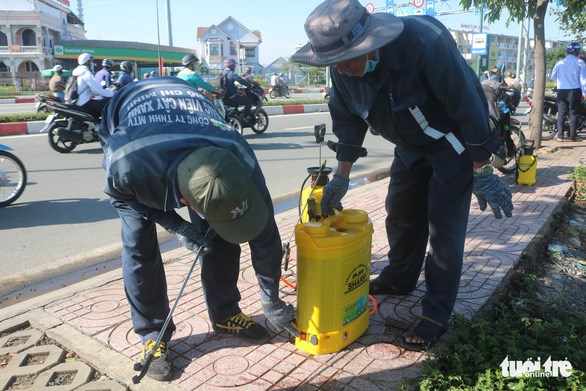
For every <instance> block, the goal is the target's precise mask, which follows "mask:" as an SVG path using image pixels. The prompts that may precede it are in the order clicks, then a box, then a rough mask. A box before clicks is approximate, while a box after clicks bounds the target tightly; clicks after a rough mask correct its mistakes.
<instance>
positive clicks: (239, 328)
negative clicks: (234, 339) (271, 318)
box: [213, 312, 269, 341]
mask: <svg viewBox="0 0 586 391" xmlns="http://www.w3.org/2000/svg"><path fill="white" fill-rule="evenodd" d="M213 328H214V330H215V331H217V332H219V333H228V334H234V335H236V336H239V337H243V338H246V339H250V340H253V341H260V340H263V339H265V338H267V337H268V336H269V332H268V331H267V330H266V329H265V328H264V327H262V326H261V325H259V324H258V323H256V322H255V321H254V320H252V318H251V317H250V316H248V315H246V314H244V312H241V313H239V314H236V315H234V316H232V317H230V318H228V319H226V320H224V321H222V322H217V323H216V324H215V325H214V326H213Z"/></svg>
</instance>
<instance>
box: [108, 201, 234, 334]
mask: <svg viewBox="0 0 586 391" xmlns="http://www.w3.org/2000/svg"><path fill="white" fill-rule="evenodd" d="M112 204H113V205H114V206H115V208H116V210H117V211H118V214H119V216H120V220H121V224H122V227H121V228H122V275H123V279H124V291H125V294H126V298H127V299H128V302H129V304H130V313H131V318H132V324H133V328H134V331H135V332H136V333H137V334H138V335H140V337H141V340H142V342H143V343H144V342H146V341H147V340H148V339H154V340H156V339H157V337H158V335H159V331H160V330H161V328H162V327H163V323H164V322H165V319H166V317H167V315H168V314H169V311H170V306H169V298H168V296H167V281H166V277H165V269H164V266H163V260H162V258H161V253H160V250H159V243H158V240H157V231H156V224H155V223H154V222H152V221H149V220H147V219H145V218H144V217H142V215H141V214H139V213H137V212H135V211H134V210H132V209H131V208H130V207H128V206H127V205H126V204H125V203H124V202H122V201H113V202H112ZM190 215H191V213H190ZM191 217H192V221H193V223H194V224H195V225H196V226H197V225H200V226H201V231H202V232H204V233H205V232H206V231H207V226H208V224H207V223H206V222H205V221H204V220H202V219H200V218H199V217H197V215H196V214H195V213H193V215H191ZM203 258H204V261H202V263H201V279H202V287H203V292H204V296H205V299H206V304H207V308H208V313H209V316H210V320H211V321H212V322H214V323H215V322H218V321H222V320H225V319H227V318H229V317H231V316H233V315H236V314H238V313H240V308H239V306H238V302H239V301H240V292H239V291H238V288H237V286H236V284H237V281H238V274H239V271H240V246H239V245H237V244H232V243H228V242H226V241H225V240H223V239H222V238H220V237H219V236H217V235H216V236H215V237H214V251H213V253H211V254H207V255H206V256H205V257H203ZM200 259H201V257H200ZM174 331H175V324H174V323H173V321H171V322H170V323H169V326H168V327H167V330H166V332H165V335H164V336H163V339H162V340H163V341H165V342H166V341H169V340H170V339H171V336H172V334H173V332H174Z"/></svg>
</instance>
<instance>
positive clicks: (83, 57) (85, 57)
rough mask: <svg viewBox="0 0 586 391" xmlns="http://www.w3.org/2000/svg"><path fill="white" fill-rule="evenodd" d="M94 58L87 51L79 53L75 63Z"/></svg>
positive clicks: (85, 62) (85, 61)
mask: <svg viewBox="0 0 586 391" xmlns="http://www.w3.org/2000/svg"><path fill="white" fill-rule="evenodd" d="M93 59H94V56H92V55H91V54H89V53H81V54H80V55H79V57H77V63H78V64H79V65H83V64H87V63H88V62H90V61H91V60H93Z"/></svg>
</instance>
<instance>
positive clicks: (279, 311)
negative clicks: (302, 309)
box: [262, 300, 299, 337]
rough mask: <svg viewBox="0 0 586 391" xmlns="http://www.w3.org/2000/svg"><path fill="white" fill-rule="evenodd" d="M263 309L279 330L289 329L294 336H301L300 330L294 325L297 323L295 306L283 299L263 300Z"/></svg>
mask: <svg viewBox="0 0 586 391" xmlns="http://www.w3.org/2000/svg"><path fill="white" fill-rule="evenodd" d="M262 311H263V312H264V314H265V316H266V318H267V319H268V320H269V322H271V324H272V325H273V326H275V327H276V328H277V329H278V330H279V331H280V330H287V332H289V334H291V335H293V336H294V337H298V336H299V332H298V331H297V330H296V329H295V327H294V326H293V325H294V324H295V308H294V307H293V305H291V304H287V303H285V302H284V301H283V300H278V301H274V302H264V301H263V302H262Z"/></svg>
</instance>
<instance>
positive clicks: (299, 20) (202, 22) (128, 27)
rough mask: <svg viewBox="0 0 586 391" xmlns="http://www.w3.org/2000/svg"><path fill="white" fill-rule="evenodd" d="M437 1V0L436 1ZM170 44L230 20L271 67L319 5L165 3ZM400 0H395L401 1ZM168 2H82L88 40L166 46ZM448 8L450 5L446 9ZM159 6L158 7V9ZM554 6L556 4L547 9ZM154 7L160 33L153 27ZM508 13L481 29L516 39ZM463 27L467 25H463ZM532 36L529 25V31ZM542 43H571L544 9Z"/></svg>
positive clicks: (463, 17)
mask: <svg viewBox="0 0 586 391" xmlns="http://www.w3.org/2000/svg"><path fill="white" fill-rule="evenodd" d="M78 1H79V0H70V2H71V9H72V11H74V12H75V13H78V4H77V2H78ZM437 1H439V0H436V2H437ZM169 2H170V8H171V18H170V19H171V26H172V39H173V46H175V47H182V48H188V49H195V50H197V52H198V53H199V52H200V50H201V46H200V43H199V42H197V28H198V27H209V26H211V25H212V24H219V23H221V22H222V21H224V20H225V19H226V18H227V17H229V16H232V17H233V18H235V19H236V20H237V21H239V22H240V23H241V24H243V25H244V26H245V27H247V28H248V29H250V30H258V31H260V32H261V34H262V43H261V45H260V49H259V55H260V63H261V64H262V65H264V66H266V65H269V64H270V63H272V62H273V61H274V60H276V59H278V58H279V57H283V58H288V57H290V56H291V55H292V54H293V53H294V52H295V50H296V49H295V47H299V46H300V45H303V44H305V43H307V36H306V35H305V31H304V29H303V24H304V23H305V19H306V18H307V16H308V15H309V14H310V13H311V11H312V10H313V9H314V8H315V7H316V6H317V5H318V4H319V1H310V0H297V1H290V0H286V1H285V0H248V1H242V0H240V1H236V0H212V1H205V2H204V1H201V0H169ZM360 2H361V3H362V4H363V5H365V6H366V5H367V4H368V3H372V4H373V5H374V6H375V8H376V9H377V10H378V9H384V6H385V4H386V1H385V0H367V1H364V0H361V1H360ZM399 2H400V0H395V3H399ZM166 4H167V0H83V16H84V20H85V28H86V31H87V33H86V38H87V39H97V40H113V41H130V42H144V43H152V44H157V43H160V44H161V45H169V34H168V25H169V24H168V19H167V9H166ZM446 4H448V5H449V6H448V5H446ZM157 6H158V7H157ZM552 7H555V3H554V4H551V3H550V5H549V7H548V9H550V8H552ZM157 8H158V29H157ZM450 9H451V10H455V9H458V0H449V3H445V4H444V5H442V6H441V8H440V7H438V6H437V5H436V10H438V11H440V10H441V11H448V10H450ZM507 16H508V14H507V13H506V12H503V14H502V15H501V21H499V22H496V23H494V24H491V25H489V24H487V23H486V22H484V24H483V31H484V32H487V33H491V34H505V35H512V36H518V35H519V26H518V25H513V24H511V25H510V26H509V27H508V28H507V27H505V23H504V22H505V20H506V18H507ZM437 19H439V20H440V21H441V22H442V23H444V24H445V25H446V26H447V27H448V28H451V29H455V30H470V31H472V30H473V29H474V27H471V26H477V27H478V26H479V25H480V15H478V14H475V13H474V12H469V13H459V14H454V15H439V16H438V17H437ZM462 25H465V27H463V26H462ZM530 35H531V37H532V36H533V26H532V25H531V27H530ZM545 36H546V39H551V40H560V41H564V40H570V38H568V37H565V36H564V33H563V32H562V31H560V30H559V28H558V27H557V23H556V22H555V17H554V16H551V15H550V14H549V11H548V15H547V16H546V25H545Z"/></svg>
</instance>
